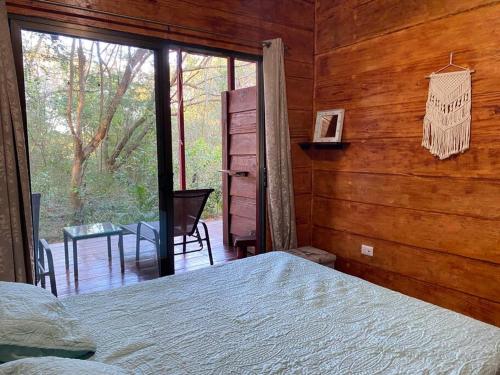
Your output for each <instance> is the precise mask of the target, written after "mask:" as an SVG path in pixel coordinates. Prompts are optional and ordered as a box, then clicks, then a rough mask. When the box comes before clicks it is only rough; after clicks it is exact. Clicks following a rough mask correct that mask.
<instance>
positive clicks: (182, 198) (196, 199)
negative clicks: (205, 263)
mask: <svg viewBox="0 0 500 375" xmlns="http://www.w3.org/2000/svg"><path fill="white" fill-rule="evenodd" d="M213 191H214V190H213V189H197V190H178V191H174V202H173V203H174V212H173V213H174V237H182V241H181V242H177V243H174V246H177V245H182V253H175V254H174V255H181V254H187V253H192V252H196V251H201V250H203V241H205V242H206V244H207V250H208V257H209V259H210V264H211V265H213V264H214V261H213V257H212V248H211V246H210V236H209V234H208V227H207V224H205V223H204V222H203V221H202V220H200V217H201V214H202V213H203V210H204V209H205V205H206V203H207V200H208V197H209V196H210V194H211V193H212V192H213ZM198 224H201V226H202V227H203V231H204V237H203V236H202V235H200V231H199V229H198ZM122 228H123V229H124V230H125V233H124V234H135V235H136V254H135V255H136V261H138V260H139V256H140V246H141V245H140V244H141V241H148V242H151V243H153V244H154V245H155V247H156V251H157V253H158V252H159V249H160V223H159V222H158V221H154V222H145V221H141V222H139V223H137V224H128V225H122ZM188 237H192V238H194V239H193V240H188ZM190 243H198V244H200V248H198V249H195V250H189V251H188V250H187V247H186V246H187V244H190Z"/></svg>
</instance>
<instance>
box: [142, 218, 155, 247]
mask: <svg viewBox="0 0 500 375" xmlns="http://www.w3.org/2000/svg"><path fill="white" fill-rule="evenodd" d="M142 225H144V226H145V227H146V228H149V229H151V230H152V231H153V235H154V236H155V243H156V244H157V246H158V245H159V243H160V233H159V232H158V231H157V230H156V228H155V227H153V226H152V225H150V224H148V223H146V222H145V221H139V223H138V224H137V235H138V236H139V238H141V226H142Z"/></svg>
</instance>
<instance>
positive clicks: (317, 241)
mask: <svg viewBox="0 0 500 375" xmlns="http://www.w3.org/2000/svg"><path fill="white" fill-rule="evenodd" d="M315 25H316V33H315V85H314V108H315V110H324V109H332V108H345V109H346V115H345V121H344V133H343V138H344V140H345V141H349V142H351V144H350V146H349V147H348V148H347V149H345V150H343V151H337V150H335V151H321V152H316V153H314V154H311V157H312V159H313V172H312V173H313V209H312V212H313V218H312V222H313V232H312V233H313V238H312V243H313V245H315V246H317V247H321V248H326V249H328V250H329V251H331V252H334V253H336V254H337V255H338V257H339V260H338V267H339V269H340V270H342V271H345V272H347V273H350V274H353V275H356V276H360V277H362V278H365V279H367V280H369V281H372V282H375V283H377V284H380V285H383V286H386V287H389V288H391V289H395V290H398V291H401V292H403V293H406V294H409V295H411V296H414V297H416V298H420V299H423V300H426V301H429V302H431V303H434V304H438V305H441V306H444V307H446V308H450V309H453V310H456V311H458V312H461V313H464V314H467V315H470V316H472V317H475V318H477V319H481V320H484V321H486V322H490V323H493V324H496V325H500V140H499V134H500V104H499V103H500V91H499V90H498V87H499V84H500V69H499V64H498V61H499V60H500V49H499V47H498V40H499V37H500V35H499V30H500V3H499V2H498V1H492V0H470V1H455V0H414V1H413V0H408V1H399V0H373V1H362V0H346V1H336V0H317V1H316V22H315ZM450 51H454V52H455V63H457V64H460V65H466V66H467V65H468V66H471V67H473V68H474V69H475V70H476V73H474V74H473V83H472V86H473V89H472V90H473V91H472V98H473V100H472V141H471V149H470V150H469V151H467V152H466V153H465V154H463V155H460V156H457V157H453V158H451V159H449V160H444V161H439V160H436V159H435V158H434V157H432V156H431V155H430V154H429V152H428V151H426V150H425V149H424V148H422V147H421V146H420V143H421V134H422V120H423V115H424V111H425V102H426V99H427V97H426V96H427V87H428V81H427V80H426V79H425V76H426V75H427V74H429V73H430V72H432V71H433V70H437V69H439V68H440V67H442V66H444V65H446V63H447V62H448V55H449V53H450ZM362 243H363V244H370V245H373V246H374V256H373V257H367V256H363V255H361V253H360V246H361V244H362Z"/></svg>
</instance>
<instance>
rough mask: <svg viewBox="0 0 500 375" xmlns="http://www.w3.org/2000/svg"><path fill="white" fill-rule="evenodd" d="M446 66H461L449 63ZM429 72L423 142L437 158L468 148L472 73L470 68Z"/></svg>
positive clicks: (444, 157) (443, 157)
mask: <svg viewBox="0 0 500 375" xmlns="http://www.w3.org/2000/svg"><path fill="white" fill-rule="evenodd" d="M452 58H453V54H451V55H450V64H448V65H447V66H446V67H444V68H442V69H440V70H439V71H441V70H444V69H446V68H447V67H449V66H456V67H459V68H462V67H461V66H458V65H455V64H453V63H452ZM462 69H464V70H461V71H456V72H449V73H439V71H438V72H437V73H432V74H431V75H430V76H429V78H430V82H429V96H428V98H427V105H426V113H425V117H424V135H423V138H422V146H424V147H425V148H427V149H428V150H429V151H430V152H431V154H433V155H435V156H437V157H438V158H439V159H441V160H442V159H446V158H448V157H450V156H451V155H454V154H458V153H461V152H464V151H465V150H467V149H468V148H469V142H470V123H471V73H472V72H473V70H470V69H468V68H462Z"/></svg>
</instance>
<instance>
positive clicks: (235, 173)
mask: <svg viewBox="0 0 500 375" xmlns="http://www.w3.org/2000/svg"><path fill="white" fill-rule="evenodd" d="M219 172H221V173H225V174H227V175H229V176H231V177H247V176H248V174H249V172H248V171H232V170H229V169H221V170H220V171H219Z"/></svg>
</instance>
